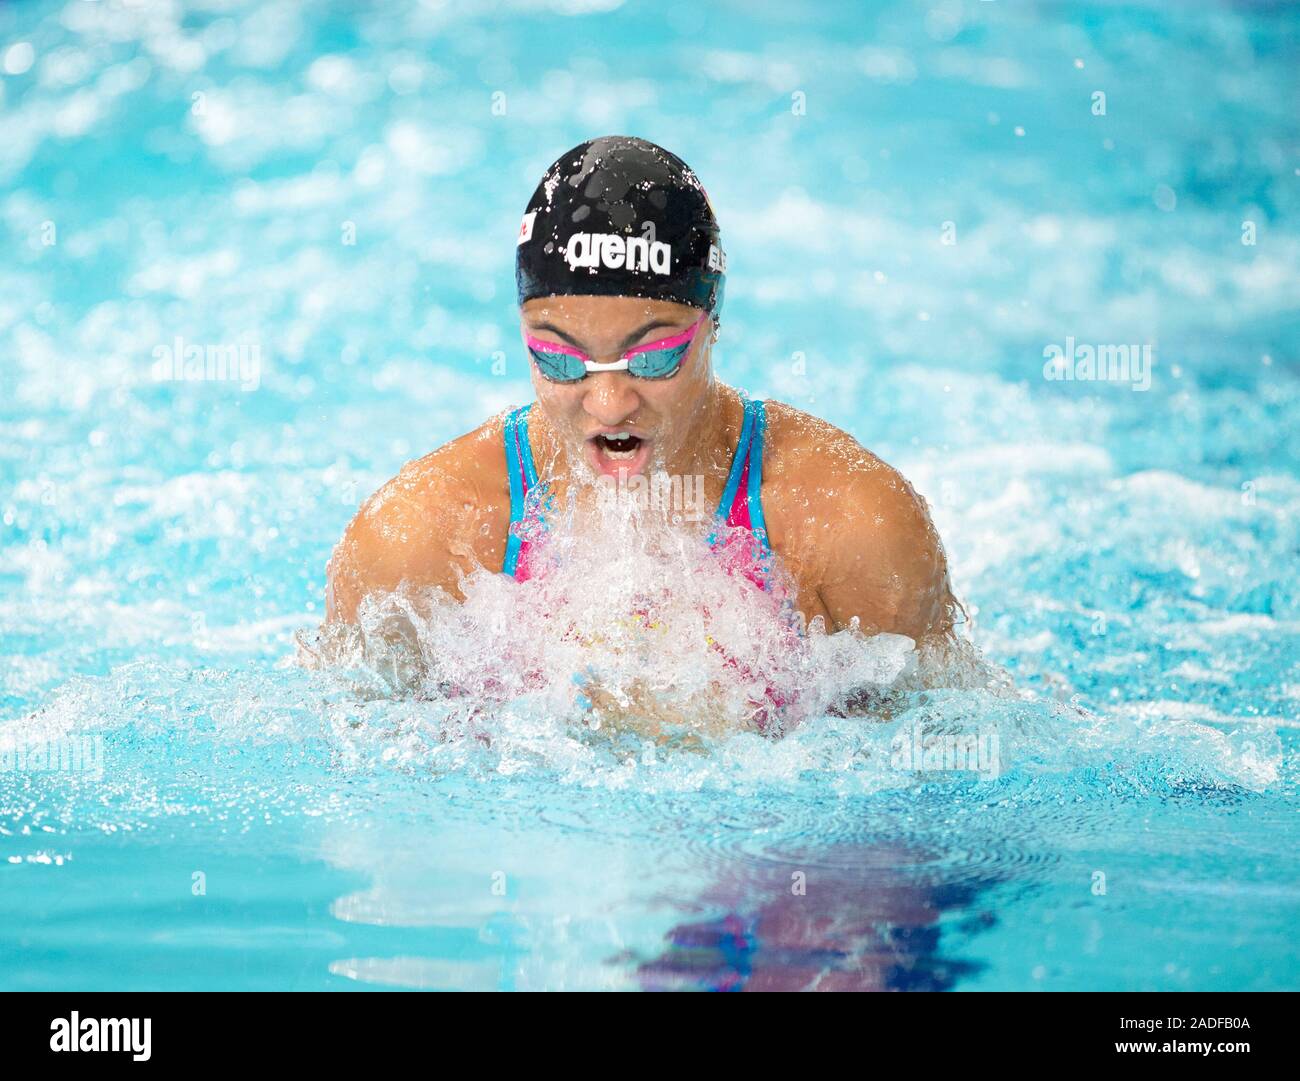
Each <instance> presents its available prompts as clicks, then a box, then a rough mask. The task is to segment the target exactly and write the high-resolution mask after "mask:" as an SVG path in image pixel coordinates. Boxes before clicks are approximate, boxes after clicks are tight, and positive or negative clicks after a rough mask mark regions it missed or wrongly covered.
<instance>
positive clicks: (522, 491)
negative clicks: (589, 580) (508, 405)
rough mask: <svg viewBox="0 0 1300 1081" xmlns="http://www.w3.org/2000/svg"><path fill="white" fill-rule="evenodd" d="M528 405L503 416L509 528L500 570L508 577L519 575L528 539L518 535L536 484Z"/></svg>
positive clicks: (529, 405) (530, 404)
mask: <svg viewBox="0 0 1300 1081" xmlns="http://www.w3.org/2000/svg"><path fill="white" fill-rule="evenodd" d="M531 408H532V403H531V402H530V403H529V404H528V405H525V406H520V407H519V408H518V409H515V410H512V411H511V412H510V413H509V414H508V415H507V416H506V423H505V428H504V429H503V434H504V438H505V445H506V475H507V476H508V477H509V478H510V529H509V532H508V533H507V534H506V558H505V562H504V563H503V564H502V567H501V570H502V573H504V574H508V575H510V576H511V577H512V578H517V577H519V571H520V569H521V568H520V561H521V558H522V557H523V556H524V555H525V554H526V551H527V547H528V542H527V541H526V540H524V538H523V537H521V536H520V535H519V526H520V524H521V523H522V522H523V520H524V515H525V513H526V509H525V508H526V503H527V499H528V493H529V492H530V491H532V490H533V489H534V488H536V487H538V482H537V466H536V465H535V464H534V463H533V448H532V447H531V446H530V445H529V442H528V411H529V410H530V409H531ZM525 562H526V561H525ZM525 576H526V575H525Z"/></svg>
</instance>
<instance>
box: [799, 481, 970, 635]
mask: <svg viewBox="0 0 1300 1081" xmlns="http://www.w3.org/2000/svg"><path fill="white" fill-rule="evenodd" d="M838 494H839V498H837V499H836V500H835V503H834V505H835V507H836V509H837V511H838V514H837V517H838V521H837V522H836V523H835V527H834V530H833V538H834V539H833V541H832V543H831V544H830V546H829V551H828V552H827V555H826V563H825V565H824V570H823V572H822V575H821V583H820V585H819V587H818V591H817V592H818V597H819V598H820V600H821V602H822V604H823V605H824V606H825V608H826V611H827V612H828V613H829V615H830V625H831V628H832V629H834V630H843V629H844V628H845V627H847V626H848V625H849V622H850V620H851V619H852V618H853V617H854V616H857V617H858V619H859V622H860V627H861V629H862V630H863V632H864V633H867V634H875V633H882V632H887V633H891V634H904V635H907V637H909V638H911V639H913V640H914V641H915V642H917V643H918V644H920V643H922V642H925V641H927V640H931V639H935V638H942V637H947V636H949V635H951V633H952V629H953V619H954V610H955V609H956V606H957V605H956V601H955V599H954V598H953V595H952V588H951V585H950V584H949V580H948V564H947V560H946V558H945V556H944V552H943V545H942V544H941V543H940V540H939V535H938V533H937V532H936V531H935V528H934V524H933V522H931V520H930V514H929V511H928V510H927V508H926V505H925V501H924V500H923V499H922V498H921V497H920V496H919V495H917V493H916V492H915V490H914V489H913V488H912V486H911V485H910V484H908V483H907V481H906V480H904V479H903V477H902V475H901V474H899V473H898V472H897V471H896V470H894V469H892V468H891V467H889V466H887V465H885V464H884V463H883V462H879V461H876V462H875V463H874V464H873V465H872V466H871V467H870V468H866V469H863V470H861V471H859V472H857V473H856V474H855V475H854V476H853V477H852V478H851V479H850V480H849V481H848V482H847V483H846V484H845V485H844V487H843V489H842V490H841V492H840V493H838Z"/></svg>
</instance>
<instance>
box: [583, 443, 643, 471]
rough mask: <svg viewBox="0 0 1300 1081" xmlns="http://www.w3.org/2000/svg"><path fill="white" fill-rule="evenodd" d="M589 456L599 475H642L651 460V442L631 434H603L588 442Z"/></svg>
mask: <svg viewBox="0 0 1300 1081" xmlns="http://www.w3.org/2000/svg"><path fill="white" fill-rule="evenodd" d="M587 455H588V460H589V461H590V462H591V465H592V466H593V468H594V469H595V470H596V472H597V473H600V474H604V475H606V476H611V477H615V476H617V475H618V474H619V473H620V472H623V471H626V472H627V473H628V474H629V475H631V474H634V473H640V472H641V471H642V470H643V469H644V468H645V466H646V463H647V462H648V461H649V459H650V441H649V440H647V439H643V438H642V437H641V436H639V435H633V434H632V433H631V432H601V433H599V434H598V435H593V436H592V437H591V438H590V439H588V440H587Z"/></svg>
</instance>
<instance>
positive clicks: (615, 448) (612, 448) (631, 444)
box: [592, 432, 642, 462]
mask: <svg viewBox="0 0 1300 1081" xmlns="http://www.w3.org/2000/svg"><path fill="white" fill-rule="evenodd" d="M592 442H594V443H595V444H596V446H597V447H599V448H600V449H601V450H602V451H603V452H604V454H605V457H607V458H612V459H613V460H614V461H616V462H630V461H631V460H632V459H633V458H635V457H636V452H637V451H638V450H640V448H641V443H642V439H641V437H640V436H636V435H631V434H629V433H628V432H618V433H617V434H614V435H598V436H596V437H595V438H594V439H593V440H592Z"/></svg>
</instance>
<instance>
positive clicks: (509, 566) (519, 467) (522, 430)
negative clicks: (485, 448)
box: [501, 397, 772, 581]
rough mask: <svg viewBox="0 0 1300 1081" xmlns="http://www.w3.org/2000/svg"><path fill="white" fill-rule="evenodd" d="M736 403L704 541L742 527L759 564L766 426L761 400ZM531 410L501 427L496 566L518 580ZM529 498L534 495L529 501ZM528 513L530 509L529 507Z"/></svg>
mask: <svg viewBox="0 0 1300 1081" xmlns="http://www.w3.org/2000/svg"><path fill="white" fill-rule="evenodd" d="M742 401H743V403H744V420H743V422H742V423H741V426H740V439H739V440H738V441H737V443H736V452H735V454H733V455H732V458H731V470H730V472H729V473H728V474H727V483H726V486H725V488H724V489H723V492H722V499H721V500H719V502H718V509H717V512H716V513H715V515H714V528H713V532H712V533H710V534H709V544H710V546H713V547H717V546H718V544H719V537H718V533H719V531H721V530H722V529H724V528H736V527H740V528H743V529H747V530H749V532H750V533H751V534H752V535H753V537H754V540H755V541H756V542H757V545H758V550H757V552H756V553H755V555H756V557H757V560H756V562H757V563H758V564H762V563H765V562H766V561H767V559H768V558H769V557H770V556H771V554H772V548H771V545H770V544H769V543H768V540H767V525H766V522H765V521H764V518H763V496H762V484H763V437H764V433H765V432H766V430H767V409H766V403H764V402H763V401H762V399H750V398H747V397H742ZM531 408H532V403H529V404H528V405H525V406H520V407H519V408H518V409H514V410H512V411H511V412H510V413H508V414H507V415H506V422H505V426H504V428H503V437H504V441H505V450H506V474H507V476H508V477H509V478H510V530H509V533H508V535H507V539H506V556H505V560H504V562H503V564H502V567H501V570H502V572H503V573H505V574H508V575H510V576H511V577H513V578H517V579H519V580H520V581H523V580H524V579H526V578H527V577H528V571H527V558H526V557H527V553H528V547H529V542H528V541H527V540H526V539H525V538H524V537H522V536H521V535H520V527H521V526H522V524H523V522H524V520H525V518H526V517H527V516H528V514H529V511H530V507H529V506H528V504H529V498H528V497H529V493H530V492H532V491H533V490H534V489H537V488H539V487H541V485H540V483H539V481H538V478H537V466H536V465H535V463H534V462H533V449H532V447H531V446H530V445H529V442H528V411H529V410H530V409H531ZM537 494H538V495H540V494H542V493H541V492H538V493H537ZM535 499H536V496H534V502H535ZM533 512H534V513H535V512H536V511H535V508H533Z"/></svg>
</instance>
